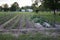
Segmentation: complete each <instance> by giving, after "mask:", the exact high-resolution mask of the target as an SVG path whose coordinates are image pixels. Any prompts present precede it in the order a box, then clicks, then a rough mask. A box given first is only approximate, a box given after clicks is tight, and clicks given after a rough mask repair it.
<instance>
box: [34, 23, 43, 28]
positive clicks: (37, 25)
mask: <svg viewBox="0 0 60 40" xmlns="http://www.w3.org/2000/svg"><path fill="white" fill-rule="evenodd" d="M35 27H36V28H44V27H43V26H42V25H41V24H40V23H35Z"/></svg>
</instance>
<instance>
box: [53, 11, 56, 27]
mask: <svg viewBox="0 0 60 40" xmlns="http://www.w3.org/2000/svg"><path fill="white" fill-rule="evenodd" d="M55 18H56V10H54V14H53V27H56V26H55V23H56V19H55Z"/></svg>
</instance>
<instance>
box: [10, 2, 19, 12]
mask: <svg viewBox="0 0 60 40" xmlns="http://www.w3.org/2000/svg"><path fill="white" fill-rule="evenodd" d="M18 9H19V4H18V3H17V2H14V3H13V4H12V6H11V7H10V10H11V11H17V10H18Z"/></svg>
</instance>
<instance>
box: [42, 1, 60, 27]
mask: <svg viewBox="0 0 60 40" xmlns="http://www.w3.org/2000/svg"><path fill="white" fill-rule="evenodd" d="M42 4H43V6H44V7H45V8H49V9H51V10H53V11H54V27H55V17H56V10H57V9H60V5H59V4H60V0H43V2H42Z"/></svg>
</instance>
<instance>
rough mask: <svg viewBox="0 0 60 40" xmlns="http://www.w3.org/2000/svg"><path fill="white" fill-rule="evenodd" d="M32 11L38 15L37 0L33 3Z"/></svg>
mask: <svg viewBox="0 0 60 40" xmlns="http://www.w3.org/2000/svg"><path fill="white" fill-rule="evenodd" d="M32 9H33V10H34V11H35V12H36V13H38V11H39V6H38V2H37V0H36V1H35V3H33V4H32Z"/></svg>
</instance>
